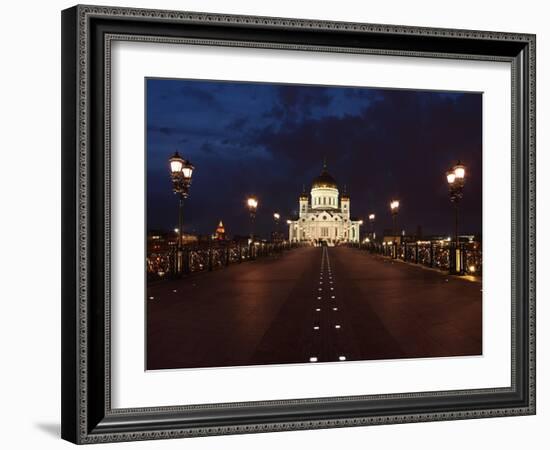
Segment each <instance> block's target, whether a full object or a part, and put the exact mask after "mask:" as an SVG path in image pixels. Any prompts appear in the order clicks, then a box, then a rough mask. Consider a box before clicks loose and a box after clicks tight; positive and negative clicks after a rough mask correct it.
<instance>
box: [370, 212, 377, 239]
mask: <svg viewBox="0 0 550 450" xmlns="http://www.w3.org/2000/svg"><path fill="white" fill-rule="evenodd" d="M375 219H376V216H375V215H374V214H373V213H371V214H369V223H370V237H371V238H372V239H374V220H375Z"/></svg>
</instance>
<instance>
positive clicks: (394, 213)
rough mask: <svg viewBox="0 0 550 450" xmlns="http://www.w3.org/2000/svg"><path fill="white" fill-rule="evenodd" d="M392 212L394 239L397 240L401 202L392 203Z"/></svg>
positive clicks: (393, 201)
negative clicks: (398, 214)
mask: <svg viewBox="0 0 550 450" xmlns="http://www.w3.org/2000/svg"><path fill="white" fill-rule="evenodd" d="M390 211H391V215H392V220H393V237H394V240H395V239H396V236H397V228H396V222H397V213H398V212H399V200H392V201H391V202H390Z"/></svg>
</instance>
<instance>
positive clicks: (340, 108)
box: [146, 79, 482, 237]
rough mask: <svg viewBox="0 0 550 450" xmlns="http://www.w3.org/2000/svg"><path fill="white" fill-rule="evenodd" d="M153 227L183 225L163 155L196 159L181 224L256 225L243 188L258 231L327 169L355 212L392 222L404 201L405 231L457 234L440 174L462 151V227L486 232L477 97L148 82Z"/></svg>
mask: <svg viewBox="0 0 550 450" xmlns="http://www.w3.org/2000/svg"><path fill="white" fill-rule="evenodd" d="M146 88H147V89H146V95H147V111H146V113H147V124H146V126H147V224H148V230H153V229H155V230H166V231H168V230H171V229H173V228H174V227H176V226H177V198H176V196H175V195H174V194H173V193H172V186H171V181H170V176H169V172H168V158H169V157H170V156H171V155H172V154H173V153H174V151H176V150H177V151H178V152H179V153H180V154H181V155H182V156H183V157H184V158H186V159H189V160H191V162H192V163H193V164H194V165H195V173H194V175H193V182H192V186H191V189H190V195H189V198H188V199H187V200H186V202H185V207H184V232H186V233H196V234H203V235H206V234H211V233H212V232H213V231H214V230H215V228H216V226H217V224H218V222H219V220H222V221H223V223H224V225H225V228H226V232H227V233H228V234H230V235H246V234H247V233H248V231H249V229H250V227H249V217H248V213H247V210H246V207H245V201H246V198H247V196H249V195H252V194H253V195H255V196H257V198H258V200H259V208H258V212H257V220H256V232H257V234H259V235H261V236H264V237H267V236H268V235H269V233H270V232H271V231H273V230H274V220H273V213H274V212H278V213H280V214H281V229H284V230H286V229H287V227H286V220H287V219H288V218H292V217H294V216H296V215H297V209H298V196H299V194H300V193H301V192H302V187H303V186H304V185H305V187H306V190H307V192H308V193H309V187H310V186H311V181H312V180H313V178H314V177H315V176H317V175H318V174H319V173H320V172H321V168H322V164H323V159H324V158H325V157H326V159H327V166H328V171H329V172H330V174H331V175H332V176H333V177H334V178H335V179H336V181H337V182H338V188H339V190H340V194H342V192H343V190H344V188H345V189H346V192H347V193H348V194H349V195H350V197H351V215H352V216H353V217H357V218H359V219H363V220H364V221H365V224H364V225H363V227H362V228H361V230H362V232H363V233H365V232H367V231H368V230H369V225H368V214H369V213H375V214H376V225H375V229H376V231H377V233H379V234H381V233H382V232H383V231H384V230H385V229H391V227H392V219H391V215H390V211H389V202H390V200H391V199H392V198H394V197H395V198H397V199H399V200H400V212H399V216H398V227H399V228H400V229H401V228H402V229H404V230H405V231H406V232H407V234H412V233H415V232H416V229H417V227H418V226H421V227H422V231H423V234H424V235H452V233H453V227H454V215H453V210H452V205H451V203H450V201H449V196H448V190H447V184H446V180H445V171H446V170H447V169H448V168H449V167H450V166H451V165H453V164H454V163H456V161H457V160H460V161H461V162H462V163H463V164H465V166H466V169H467V179H466V185H465V189H464V199H463V201H462V203H461V218H460V233H461V234H481V231H482V209H481V207H482V204H481V203H482V180H481V174H482V94H480V93H457V92H440V91H438V92H435V91H420V90H397V89H378V88H354V87H339V86H332V87H326V86H306V85H288V84H286V85H285V84H271V83H243V82H226V81H197V80H167V79H147V80H146Z"/></svg>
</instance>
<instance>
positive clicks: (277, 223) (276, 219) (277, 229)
mask: <svg viewBox="0 0 550 450" xmlns="http://www.w3.org/2000/svg"><path fill="white" fill-rule="evenodd" d="M273 220H274V221H275V240H277V241H278V240H279V234H280V233H279V221H280V220H281V215H280V214H279V213H277V212H276V213H273Z"/></svg>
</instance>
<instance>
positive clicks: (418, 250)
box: [350, 241, 483, 275]
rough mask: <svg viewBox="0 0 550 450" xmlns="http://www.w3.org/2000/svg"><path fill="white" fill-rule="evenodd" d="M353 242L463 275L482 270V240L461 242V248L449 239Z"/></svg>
mask: <svg viewBox="0 0 550 450" xmlns="http://www.w3.org/2000/svg"><path fill="white" fill-rule="evenodd" d="M350 245H351V246H353V247H355V248H358V249H360V250H365V251H368V252H370V253H374V254H378V255H382V256H385V257H387V258H392V259H399V260H402V261H406V262H410V263H414V264H421V265H424V266H427V267H432V268H436V269H440V270H444V271H448V272H451V273H458V274H462V275H465V274H469V275H481V273H482V269H483V263H482V262H483V260H482V252H481V244H480V243H479V242H469V243H464V242H461V243H460V244H459V245H458V247H457V245H456V243H455V242H449V241H418V242H403V243H392V242H362V243H356V244H350Z"/></svg>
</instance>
